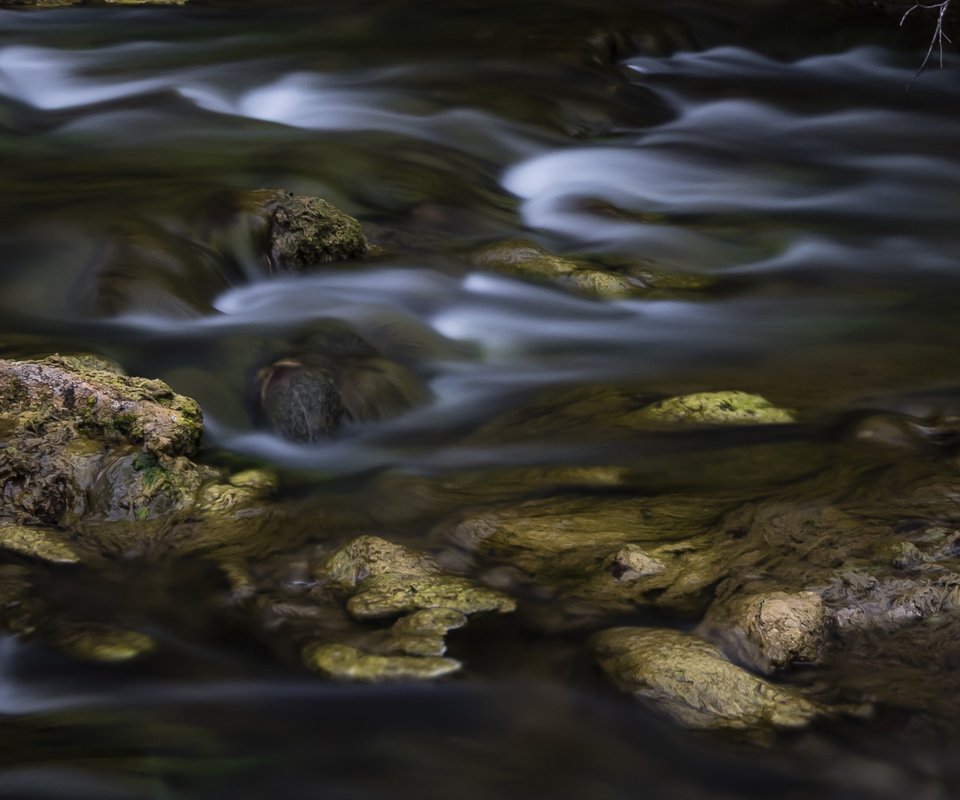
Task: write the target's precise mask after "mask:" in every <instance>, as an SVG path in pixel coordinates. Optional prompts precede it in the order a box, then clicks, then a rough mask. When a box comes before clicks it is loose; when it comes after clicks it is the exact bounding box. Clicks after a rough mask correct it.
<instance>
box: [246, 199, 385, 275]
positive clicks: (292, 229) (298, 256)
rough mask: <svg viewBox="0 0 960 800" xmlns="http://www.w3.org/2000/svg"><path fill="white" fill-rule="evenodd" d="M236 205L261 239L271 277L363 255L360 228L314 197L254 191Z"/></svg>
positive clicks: (329, 204) (363, 247) (364, 248)
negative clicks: (257, 226) (252, 221)
mask: <svg viewBox="0 0 960 800" xmlns="http://www.w3.org/2000/svg"><path fill="white" fill-rule="evenodd" d="M240 204H241V206H243V207H245V208H246V209H247V210H248V212H249V213H250V214H252V215H253V216H256V217H257V218H258V220H259V224H260V227H261V228H262V229H263V230H264V232H265V234H266V242H267V244H266V251H267V253H268V258H269V265H270V269H271V271H273V272H301V271H303V270H306V269H310V268H312V267H316V266H319V265H321V264H325V263H329V262H332V261H346V260H350V259H356V258H362V257H363V256H364V255H366V253H367V251H368V249H369V245H368V243H367V240H366V237H365V236H364V235H363V229H362V228H361V227H360V223H359V222H358V221H357V220H356V219H354V218H353V217H351V216H349V215H348V214H344V213H343V212H342V211H340V210H339V209H338V208H336V207H335V206H333V205H332V204H331V203H328V202H327V201H326V200H323V199H321V198H319V197H307V196H303V195H295V194H293V193H291V192H285V191H279V190H273V189H260V190H256V191H251V192H247V193H245V194H244V195H243V196H242V197H241V198H240Z"/></svg>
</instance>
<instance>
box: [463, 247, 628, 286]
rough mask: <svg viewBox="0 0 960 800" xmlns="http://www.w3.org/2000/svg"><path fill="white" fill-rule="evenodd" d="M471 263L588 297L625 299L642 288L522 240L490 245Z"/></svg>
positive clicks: (613, 274) (625, 279) (610, 273)
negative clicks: (553, 285) (549, 284)
mask: <svg viewBox="0 0 960 800" xmlns="http://www.w3.org/2000/svg"><path fill="white" fill-rule="evenodd" d="M473 263H474V265H475V266H477V267H480V268H483V269H490V270H494V271H495V272H499V273H502V274H504V275H509V276H510V277H514V278H520V279H522V280H532V281H540V282H546V283H552V284H555V285H557V286H560V287H562V288H564V289H569V290H571V291H574V292H578V293H581V294H586V295H589V296H592V297H627V296H630V295H633V294H636V293H637V292H638V289H640V288H642V287H641V286H640V285H639V284H638V283H637V282H634V281H631V280H630V278H628V277H627V276H625V275H620V274H618V273H616V272H613V271H607V270H600V269H595V268H593V267H589V266H586V265H583V264H578V263H577V262H575V261H569V260H568V259H565V258H561V257H560V256H556V255H554V254H553V253H550V252H548V251H546V250H544V249H543V248H542V247H539V246H538V245H536V244H534V243H533V242H529V241H527V240H525V239H509V240H507V241H504V242H498V243H497V244H493V245H490V246H488V247H486V248H484V249H483V250H481V251H480V252H479V253H477V254H475V255H474V257H473Z"/></svg>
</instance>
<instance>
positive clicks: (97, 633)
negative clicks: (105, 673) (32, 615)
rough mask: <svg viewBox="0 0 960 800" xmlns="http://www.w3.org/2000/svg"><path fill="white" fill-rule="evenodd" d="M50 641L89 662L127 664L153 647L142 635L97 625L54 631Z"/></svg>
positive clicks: (149, 640) (77, 626) (136, 632)
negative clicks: (118, 662) (124, 662)
mask: <svg viewBox="0 0 960 800" xmlns="http://www.w3.org/2000/svg"><path fill="white" fill-rule="evenodd" d="M50 640H51V641H52V643H53V644H54V645H56V646H57V647H58V648H60V649H61V650H65V651H66V652H68V653H70V654H71V655H74V656H76V657H77V658H82V659H86V660H90V661H129V660H131V659H133V658H137V657H139V656H142V655H145V654H147V653H149V652H151V651H153V650H154V649H155V648H156V645H155V644H154V642H153V640H152V639H151V638H150V637H149V636H147V635H146V634H143V633H140V632H138V631H129V630H123V629H122V628H115V627H111V626H101V625H76V626H70V627H64V628H62V629H57V630H54V631H53V632H52V634H51V636H50Z"/></svg>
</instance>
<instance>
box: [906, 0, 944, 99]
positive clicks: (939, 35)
mask: <svg viewBox="0 0 960 800" xmlns="http://www.w3.org/2000/svg"><path fill="white" fill-rule="evenodd" d="M951 2H952V0H942V1H941V2H939V3H914V4H913V5H912V6H910V8H908V9H907V10H906V11H905V12H904V14H903V16H902V17H901V18H900V25H901V27H902V26H903V23H904V22H906V21H907V17H909V16H910V14H911V13H912V12H914V11H916V10H917V9H918V8H922V9H924V10H929V9H934V8H936V9H938V12H937V24H936V26H935V27H934V29H933V35H932V36H931V37H930V46H929V47H928V48H927V53H926V55H925V56H924V57H923V62H922V63H921V64H920V68H919V69H918V70H917V71H916V73H915V74H914V76H913V79H912V80H911V81H910V83H909V84H908V85H907V94H910V89H911V88H912V87H913V84H914V83H916V81H917V78H919V77H920V75H921V74H922V73H923V71H924V70H925V69H926V68H927V64H928V63H930V56H931V55H933V48H934V47H937V48H938V49H939V56H940V58H939V61H940V69H943V41H944V39H946V41H947V43H948V44H953V42H952V41H951V39H950V37H949V36H947V34H946V33H944V31H943V18H944V16H946V13H947V9H948V8H950V3H951Z"/></svg>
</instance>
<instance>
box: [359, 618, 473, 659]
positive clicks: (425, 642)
mask: <svg viewBox="0 0 960 800" xmlns="http://www.w3.org/2000/svg"><path fill="white" fill-rule="evenodd" d="M466 624H467V616H466V614H464V613H463V612H462V611H457V610H455V609H452V608H426V609H422V610H420V611H414V612H413V613H412V614H407V615H406V616H405V617H400V619H398V620H397V621H396V622H395V623H393V625H391V626H390V629H389V630H387V631H385V632H384V635H383V636H382V637H381V641H380V642H379V643H378V644H377V645H376V650H377V652H378V653H380V654H383V655H388V654H393V653H403V654H404V655H410V656H442V655H444V653H446V651H447V644H446V641H445V639H446V635H447V633H449V632H450V631H452V630H455V629H456V628H462V627H463V626H464V625H466Z"/></svg>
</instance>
